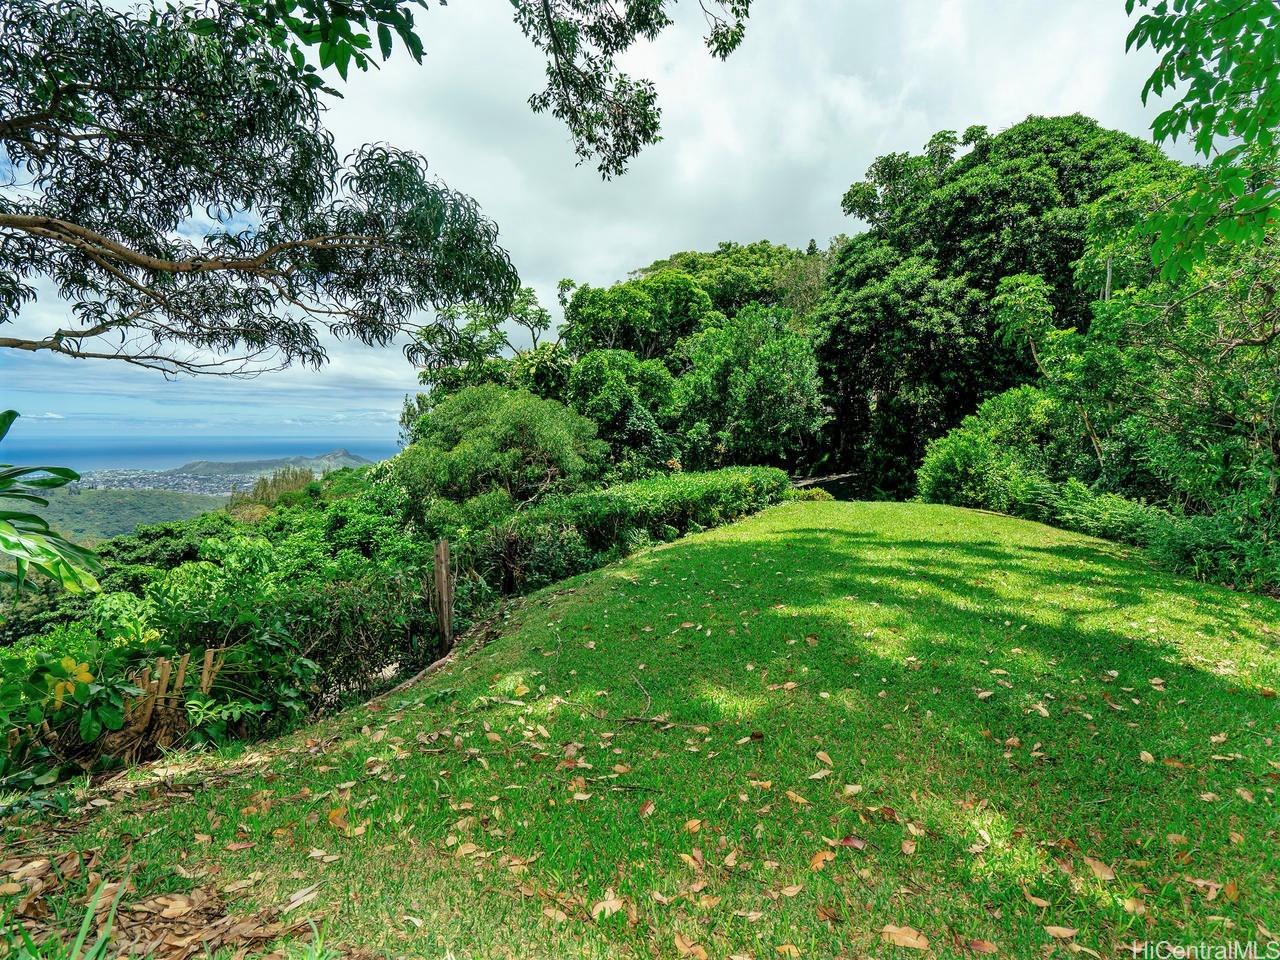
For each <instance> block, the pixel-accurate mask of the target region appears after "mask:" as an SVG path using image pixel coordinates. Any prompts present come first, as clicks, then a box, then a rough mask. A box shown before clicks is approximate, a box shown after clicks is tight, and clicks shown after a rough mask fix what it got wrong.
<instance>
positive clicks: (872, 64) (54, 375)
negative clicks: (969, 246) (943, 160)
mask: <svg viewBox="0 0 1280 960" xmlns="http://www.w3.org/2000/svg"><path fill="white" fill-rule="evenodd" d="M680 7H681V8H683V9H682V13H681V17H682V22H681V23H679V24H678V26H677V27H676V28H675V29H673V30H671V31H669V32H668V33H667V34H666V35H664V37H663V38H661V39H660V40H659V41H658V42H657V43H655V44H653V45H650V46H647V47H645V48H643V49H640V50H637V51H635V52H634V53H633V54H632V55H631V56H630V62H629V64H628V66H629V68H630V69H631V70H632V71H633V72H635V73H638V74H640V75H644V76H649V77H652V78H653V79H654V80H655V82H656V85H657V88H658V91H659V95H660V97H661V102H662V106H663V109H664V124H663V132H664V136H665V139H664V141H663V142H662V143H660V144H658V145H656V146H654V147H651V148H649V149H648V150H647V151H646V152H645V153H644V154H643V155H642V156H641V157H640V158H639V159H638V160H637V161H635V163H634V164H633V165H632V168H631V170H630V171H629V172H628V174H627V175H626V176H624V177H622V178H620V179H618V180H615V181H612V182H609V183H604V182H601V181H600V179H599V177H598V176H597V175H596V174H595V172H594V170H593V168H591V167H590V166H585V167H575V166H574V163H573V154H572V150H571V146H570V144H569V142H568V139H567V136H566V135H565V133H564V131H563V129H562V128H561V127H560V126H559V125H558V124H557V122H556V121H555V120H554V119H552V118H550V117H546V116H534V115H533V114H531V113H530V112H529V110H528V108H527V107H526V105H525V100H526V98H527V97H528V95H529V94H530V93H532V92H533V91H535V90H537V89H539V88H540V87H541V84H542V75H541V71H542V65H541V61H540V60H539V58H538V56H537V54H536V52H535V51H533V50H532V49H531V48H530V47H528V45H527V44H526V42H525V41H524V40H523V38H522V37H521V36H520V34H519V31H518V30H517V29H516V28H515V26H514V25H513V24H512V23H511V21H510V5H509V2H508V0H468V2H467V3H455V4H450V5H449V6H447V7H444V8H439V7H434V6H433V7H432V9H431V10H430V11H428V12H426V13H425V15H423V16H422V26H423V32H424V35H425V37H426V42H427V50H428V56H427V58H426V60H425V63H424V64H423V65H421V66H419V65H416V64H414V63H413V62H412V61H411V60H409V58H408V57H406V56H403V55H400V56H397V57H394V58H393V60H392V61H391V63H389V64H388V65H387V66H385V67H384V68H383V69H382V70H380V71H377V72H375V73H372V74H370V75H356V76H354V77H353V78H352V79H351V81H350V82H349V83H348V84H347V85H346V86H345V88H344V90H345V94H346V96H345V98H344V99H343V100H341V101H337V102H335V103H333V104H332V106H331V109H330V110H329V113H328V115H327V120H326V122H327V123H328V125H329V127H330V128H331V129H332V130H333V132H334V135H335V138H336V140H337V143H338V147H339V150H340V151H344V152H345V151H346V150H348V149H351V148H353V147H355V146H357V145H358V144H360V143H363V142H369V141H393V142H395V143H396V144H398V145H400V146H403V147H408V148H412V149H415V150H418V151H419V152H421V153H423V154H424V155H425V156H427V157H428V159H429V160H430V161H431V162H432V166H433V170H434V172H435V173H437V174H438V175H440V176H442V177H443V178H444V179H445V180H446V181H448V182H449V183H450V184H451V185H452V186H453V187H455V188H457V189H460V190H463V191H466V192H468V193H470V194H471V195H472V196H474V197H475V198H476V199H477V200H478V201H479V203H480V204H481V206H482V207H483V209H484V210H485V212H486V213H487V214H488V215H489V216H491V217H493V218H494V219H495V220H496V221H497V222H498V224H499V226H500V227H501V231H502V242H503V243H504V245H505V246H506V247H507V248H508V249H509V250H510V252H511V254H512V258H513V260H514V261H515V264H516V266H517V268H518V269H519V270H520V272H521V275H522V277H523V279H524V282H525V283H527V284H529V285H531V286H533V287H535V288H536V289H537V290H538V291H539V293H540V294H541V296H542V299H543V302H544V303H545V304H547V305H549V306H552V305H554V300H555V296H554V291H555V285H556V282H557V281H558V280H559V279H560V278H561V277H572V278H574V279H576V280H578V281H581V282H590V283H595V284H600V283H609V282H612V281H614V280H618V279H621V278H623V277H624V276H625V275H626V273H627V272H628V271H629V270H632V269H634V268H636V267H638V266H642V265H644V264H647V263H649V262H651V261H653V260H655V259H657V258H659V257H663V256H666V255H667V254H669V253H672V252H674V251H677V250H686V249H697V248H708V247H713V246H714V245H715V244H716V243H717V242H719V241H721V240H738V241H743V242H746V241H751V240H756V239H760V238H768V239H771V240H775V241H780V242H787V243H792V244H796V245H803V244H804V243H807V241H808V240H809V238H810V237H814V238H817V239H818V241H819V242H820V243H823V242H825V241H826V239H827V238H829V237H830V236H832V235H833V234H836V233H840V232H852V231H854V230H856V229H857V224H856V223H852V222H850V221H848V220H847V219H845V218H844V217H843V216H842V215H841V213H840V209H839V201H840V197H841V195H842V194H843V193H844V191H845V189H846V188H847V187H848V185H849V184H850V183H851V182H853V181H854V180H857V179H860V178H861V176H862V174H863V173H864V171H865V170H866V168H867V166H868V165H869V164H870V162H871V161H872V160H873V159H874V158H875V157H876V156H878V155H880V154H883V153H886V152H890V151H896V150H917V149H919V148H920V147H921V146H922V145H923V144H924V143H925V141H926V140H928V138H929V137H930V135H932V134H933V133H934V132H935V131H937V130H939V129H948V128H949V129H956V130H963V129H964V128H965V127H967V126H969V125H970V124H973V123H983V124H986V125H988V126H989V127H990V128H992V129H993V130H996V129H1000V128H1002V127H1006V126H1009V125H1010V124H1013V123H1016V122H1017V121H1019V120H1021V119H1022V118H1023V117H1025V116H1026V115H1028V114H1030V113H1039V114H1058V113H1071V112H1075V111H1080V112H1083V113H1086V114H1089V115H1091V116H1094V117H1096V118H1097V119H1098V120H1100V121H1101V122H1103V123H1104V124H1107V125H1108V126H1112V127H1116V128H1119V129H1122V130H1127V131H1129V132H1131V133H1134V134H1136V135H1140V136H1146V135H1147V129H1148V125H1149V123H1150V119H1151V117H1152V116H1153V115H1154V110H1153V109H1149V108H1144V107H1143V106H1142V105H1141V104H1140V102H1139V91H1140V90H1141V86H1142V82H1143V80H1144V78H1145V76H1146V74H1147V73H1148V72H1149V70H1150V66H1151V58H1150V56H1149V55H1148V54H1137V55H1129V56H1126V55H1125V52H1124V39H1125V35H1126V33H1127V31H1128V26H1129V23H1128V20H1127V19H1126V17H1125V14H1124V3H1123V0H1070V2H1067V3H1055V4H1051V3H1047V2H1043V0H895V2H884V0H806V2H805V3H781V2H777V0H774V2H767V3H763V2H762V3H759V4H757V5H756V10H755V12H754V14H753V16H752V19H751V21H750V26H749V29H748V34H747V40H746V42H745V43H744V44H743V47H742V48H741V49H740V50H739V51H738V52H737V53H735V54H734V55H733V56H732V57H731V58H730V59H729V61H728V62H725V63H720V62H718V61H714V60H712V59H711V58H710V57H709V56H707V55H706V53H705V51H704V50H703V48H702V46H701V23H700V18H699V17H698V16H697V15H696V11H697V5H696V4H692V6H690V2H689V0H685V2H684V3H682V4H681V5H680ZM66 316H67V308H66V306H65V305H64V304H61V303H60V302H58V300H57V299H56V297H52V296H49V295H47V294H46V295H45V296H43V297H42V298H41V299H40V301H39V302H38V303H37V304H36V305H35V306H34V307H32V308H31V309H29V310H26V311H25V312H24V314H23V316H22V317H21V318H20V319H19V321H18V322H17V324H16V326H17V327H18V328H19V329H21V330H23V331H25V332H28V333H32V332H38V331H41V330H47V329H48V328H49V326H50V325H51V324H53V323H65V321H66ZM329 349H330V355H331V357H332V362H331V363H330V364H329V365H328V366H327V367H326V368H324V369H323V370H321V371H318V372H317V371H312V370H287V371H283V372H280V373H273V374H266V375H263V376H261V377H259V378H257V379H254V380H244V381H229V380H219V379H213V378H209V379H197V380H193V379H190V378H187V379H182V380H177V381H166V380H164V379H163V378H162V377H160V376H159V375H157V374H155V373H152V372H149V371H144V370H139V369H135V368H130V367H127V366H124V365H120V364H115V363H113V362H110V361H72V360H67V359H61V358H56V357H55V358H50V357H47V356H29V355H21V354H15V353H14V352H13V351H0V409H3V408H6V407H13V408H16V409H18V410H20V411H22V412H23V414H24V418H23V420H22V421H20V428H15V429H21V431H22V434H23V435H24V437H25V438H27V439H37V438H42V439H50V440H52V439H56V438H59V437H90V436H111V435H119V436H125V437H141V436H150V435H157V436H199V435H206V436H280V435H291V436H314V437H316V438H318V439H325V438H331V437H352V436H359V437H369V438H370V439H377V440H383V439H385V440H387V441H390V440H393V439H394V437H395V435H396V417H397V414H398V411H399V408H400V404H401V401H402V399H403V397H404V395H405V394H406V393H408V392H410V391H412V390H413V389H414V386H415V383H416V379H415V373H414V371H413V369H412V368H411V367H410V366H409V364H408V363H407V362H406V361H405V359H404V358H403V356H402V355H401V353H400V351H399V350H398V349H397V348H395V347H389V348H384V349H381V350H378V349H369V348H365V347H362V346H360V345H358V344H357V345H352V344H343V343H331V344H330V345H329ZM15 436H16V434H15Z"/></svg>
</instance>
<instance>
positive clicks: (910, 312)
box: [818, 234, 1008, 494]
mask: <svg viewBox="0 0 1280 960" xmlns="http://www.w3.org/2000/svg"><path fill="white" fill-rule="evenodd" d="M832 282H833V292H832V294H831V296H830V297H829V298H828V300H827V301H826V303H825V304H824V305H823V307H822V308H821V309H820V310H819V313H818V323H819V330H820V332H819V334H818V362H819V365H820V369H821V370H822V377H823V382H824V384H825V386H826V391H827V397H828V402H829V403H830V404H831V407H832V410H833V413H834V416H835V421H834V426H835V427H836V428H837V430H838V434H837V443H838V444H839V446H837V448H836V450H835V456H836V458H837V462H839V463H841V464H843V465H845V466H848V467H852V468H855V469H857V470H858V471H860V472H862V473H863V474H864V475H865V477H866V483H867V484H868V486H869V488H870V489H873V490H878V491H881V492H883V493H889V494H898V493H901V492H904V491H906V490H909V489H910V485H911V483H912V475H913V471H914V469H915V465H916V464H917V463H919V462H920V458H921V457H923V455H924V450H925V447H926V445H927V444H928V441H929V440H931V439H933V438H934V437H937V436H940V435H941V434H943V433H945V432H946V431H947V430H948V429H950V428H951V427H952V426H954V425H955V424H956V423H957V422H958V421H959V419H960V417H962V416H963V415H964V414H965V413H966V412H968V411H970V410H973V409H974V407H976V406H977V404H978V402H979V401H980V400H981V399H982V397H983V394H984V392H985V389H986V385H987V384H990V383H992V382H999V380H1000V379H1001V378H1003V377H1006V376H1008V373H1007V372H1004V373H1002V372H996V369H997V368H998V367H999V363H998V362H997V360H996V358H995V356H993V351H992V349H991V348H992V346H993V344H992V342H991V339H990V337H989V335H988V331H987V323H986V317H985V311H984V309H983V306H984V300H985V298H984V296H983V294H982V293H981V292H980V291H979V290H976V289H974V288H973V287H971V286H970V285H969V283H968V280H967V278H966V277H965V276H947V275H945V274H943V273H942V272H941V270H940V269H939V267H938V265H937V264H936V263H935V262H934V261H932V260H928V259H924V258H922V257H906V258H901V257H900V256H899V255H898V254H897V252H896V251H894V250H892V249H891V248H889V247H886V246H884V245H881V244H877V243H875V240H874V236H873V235H872V234H864V235H862V237H860V238H856V239H855V240H854V241H853V242H851V243H850V244H849V245H848V246H847V247H846V249H845V250H844V251H843V252H842V254H841V256H840V260H839V262H838V264H837V266H836V267H835V270H834V272H833V275H832ZM1003 359H1005V360H1006V361H1007V359H1008V353H1007V352H1005V353H1004V355H1003Z"/></svg>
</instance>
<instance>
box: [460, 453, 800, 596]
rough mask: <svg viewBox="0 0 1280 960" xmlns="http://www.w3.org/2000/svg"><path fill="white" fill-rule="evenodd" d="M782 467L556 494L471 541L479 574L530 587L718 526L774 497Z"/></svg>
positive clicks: (785, 483)
mask: <svg viewBox="0 0 1280 960" xmlns="http://www.w3.org/2000/svg"><path fill="white" fill-rule="evenodd" d="M790 486H791V482H790V480H789V479H788V478H787V475H786V474H785V473H783V471H781V470H775V469H771V468H767V467H730V468H726V469H723V470H717V471H715V472H712V473H674V474H669V475H666V476H661V477H653V478H651V479H648V480H638V481H635V482H633V483H624V484H617V485H615V486H612V487H607V488H605V489H603V490H593V491H587V492H582V493H577V494H571V495H568V496H564V497H558V498H555V499H553V500H551V501H549V502H547V503H546V504H544V505H543V506H541V507H538V508H536V509H534V510H530V511H527V512H524V513H520V514H516V515H515V516H513V517H512V518H511V519H510V520H509V521H507V522H506V523H504V524H501V525H499V526H498V527H495V528H493V529H492V530H489V531H486V533H485V535H484V536H483V537H482V538H481V539H480V540H479V541H478V542H477V543H476V544H475V545H474V552H473V561H474V564H475V567H476V570H477V572H479V573H480V574H481V576H483V577H485V579H486V580H487V581H488V582H490V583H491V584H492V585H493V586H494V587H495V589H499V590H501V591H502V592H504V593H513V592H519V591H522V590H529V589H535V588H536V587H540V586H544V585H546V584H548V583H554V582H555V581H557V580H561V579H563V578H564V577H567V576H570V575H572V574H575V573H581V572H583V571H585V570H589V569H592V568H594V567H597V566H600V565H601V564H603V563H607V562H609V561H610V560H612V559H614V558H615V557H618V556H621V555H624V554H625V553H627V552H629V550H631V549H634V548H636V547H637V546H640V545H646V544H648V543H652V542H655V541H664V540H670V539H673V538H674V537H676V536H679V535H681V534H684V533H688V532H691V531H696V530H700V529H705V528H707V527H714V526H718V525H720V524H722V523H727V522H729V521H731V520H735V519H737V518H739V517H742V516H745V515H747V514H749V513H753V512H755V511H757V510H760V509H762V508H764V507H766V506H769V505H770V504H774V503H778V502H780V501H781V500H782V498H783V496H784V494H785V493H786V491H787V490H788V489H790Z"/></svg>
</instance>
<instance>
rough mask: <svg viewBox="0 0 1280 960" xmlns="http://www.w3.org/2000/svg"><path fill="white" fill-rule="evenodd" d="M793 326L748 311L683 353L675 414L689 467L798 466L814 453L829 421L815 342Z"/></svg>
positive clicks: (773, 315)
mask: <svg viewBox="0 0 1280 960" xmlns="http://www.w3.org/2000/svg"><path fill="white" fill-rule="evenodd" d="M793 319H794V318H793V317H792V315H791V312H790V311H788V310H785V309H783V308H780V307H763V306H760V305H758V304H748V305H747V306H745V307H743V308H742V309H741V310H739V311H738V312H737V313H735V314H734V315H733V316H732V317H724V318H722V317H721V316H720V315H718V314H713V317H712V319H711V320H709V321H708V322H707V323H706V324H704V325H703V327H702V328H701V329H700V330H698V332H697V333H695V334H694V335H693V336H691V337H689V338H688V339H687V340H686V341H684V342H683V343H682V344H681V345H680V350H679V355H680V357H681V358H682V359H683V360H684V362H685V363H686V368H685V370H684V372H683V373H682V374H681V375H680V377H679V378H678V379H677V380H676V388H675V395H674V398H673V402H672V406H673V408H674V410H675V411H676V416H677V418H678V429H679V433H680V439H681V443H682V445H683V447H684V462H685V465H686V466H689V467H692V468H695V469H705V468H708V467H718V466H723V465H725V464H787V465H792V464H794V462H795V461H796V460H797V459H799V458H800V457H801V456H802V455H803V454H804V453H805V452H807V451H808V449H809V448H810V447H811V446H812V444H813V441H814V440H815V439H816V438H817V436H818V434H819V431H820V430H821V428H822V426H823V424H824V423H826V421H827V419H828V418H827V412H826V410H825V409H824V407H823V403H822V391H821V386H820V381H819V379H818V364H817V360H816V359H815V357H814V352H813V341H812V340H811V339H810V338H809V337H807V336H805V335H804V334H802V333H799V332H797V331H796V330H794V329H792V323H793Z"/></svg>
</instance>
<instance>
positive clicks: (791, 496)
mask: <svg viewBox="0 0 1280 960" xmlns="http://www.w3.org/2000/svg"><path fill="white" fill-rule="evenodd" d="M782 499H784V500H788V501H793V502H796V503H823V502H826V501H828V500H834V499H835V497H834V496H832V494H831V493H830V491H827V490H824V489H822V487H792V488H790V489H789V490H787V491H786V492H784V493H783V495H782Z"/></svg>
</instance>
